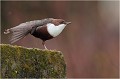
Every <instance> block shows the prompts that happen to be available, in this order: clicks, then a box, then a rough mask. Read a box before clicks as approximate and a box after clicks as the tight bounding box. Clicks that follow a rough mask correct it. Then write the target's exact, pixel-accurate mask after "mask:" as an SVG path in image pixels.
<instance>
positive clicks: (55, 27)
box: [4, 18, 71, 49]
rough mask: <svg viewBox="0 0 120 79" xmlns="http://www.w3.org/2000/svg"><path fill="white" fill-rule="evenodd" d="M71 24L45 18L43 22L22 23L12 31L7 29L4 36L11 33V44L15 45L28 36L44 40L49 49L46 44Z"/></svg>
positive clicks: (43, 42)
mask: <svg viewBox="0 0 120 79" xmlns="http://www.w3.org/2000/svg"><path fill="white" fill-rule="evenodd" d="M70 23H71V22H66V21H65V20H63V19H54V18H45V19H41V20H33V21H28V22H25V23H21V24H19V25H17V26H15V27H12V28H10V29H6V30H5V31H4V34H9V33H11V34H12V36H11V39H10V43H11V44H12V43H15V42H17V41H18V40H20V39H22V38H24V37H25V36H27V35H28V34H31V35H33V36H34V37H36V38H40V39H41V40H42V45H43V46H44V48H45V49H47V47H46V45H45V42H46V40H50V39H53V38H55V37H56V36H58V35H59V34H60V33H61V32H62V31H63V29H64V28H65V27H66V26H67V25H68V24H70Z"/></svg>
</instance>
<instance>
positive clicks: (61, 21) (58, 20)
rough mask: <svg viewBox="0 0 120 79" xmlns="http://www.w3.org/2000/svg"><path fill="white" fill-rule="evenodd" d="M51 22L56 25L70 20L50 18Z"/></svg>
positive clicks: (66, 23)
mask: <svg viewBox="0 0 120 79" xmlns="http://www.w3.org/2000/svg"><path fill="white" fill-rule="evenodd" d="M52 23H53V24H54V25H56V26H58V25H60V24H65V25H68V24H71V22H66V21H65V20H63V19H52Z"/></svg>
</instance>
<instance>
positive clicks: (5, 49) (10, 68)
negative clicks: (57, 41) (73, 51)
mask: <svg viewBox="0 0 120 79" xmlns="http://www.w3.org/2000/svg"><path fill="white" fill-rule="evenodd" d="M0 46H1V77H2V78H65V77H66V64H65V61H64V57H63V54H62V53H61V52H59V51H52V50H40V49H35V48H31V49H30V48H24V47H20V46H12V45H8V44H1V45H0Z"/></svg>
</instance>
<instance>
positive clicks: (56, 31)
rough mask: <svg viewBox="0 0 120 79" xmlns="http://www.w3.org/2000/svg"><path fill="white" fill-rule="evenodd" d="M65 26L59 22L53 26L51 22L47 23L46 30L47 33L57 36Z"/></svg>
mask: <svg viewBox="0 0 120 79" xmlns="http://www.w3.org/2000/svg"><path fill="white" fill-rule="evenodd" d="M65 26H66V25H65V24H60V25H58V26H55V25H54V24H52V23H48V24H47V30H48V33H49V34H50V35H51V36H53V37H56V36H58V35H59V34H60V33H61V32H62V31H63V29H64V28H65Z"/></svg>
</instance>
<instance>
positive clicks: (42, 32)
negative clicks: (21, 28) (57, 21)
mask: <svg viewBox="0 0 120 79" xmlns="http://www.w3.org/2000/svg"><path fill="white" fill-rule="evenodd" d="M32 35H33V36H35V37H37V38H40V39H42V40H43V41H46V40H49V39H52V38H53V36H51V35H50V34H49V33H48V32H47V29H46V28H45V27H43V28H40V29H39V28H38V29H37V30H35V31H34V32H33V34H32Z"/></svg>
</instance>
